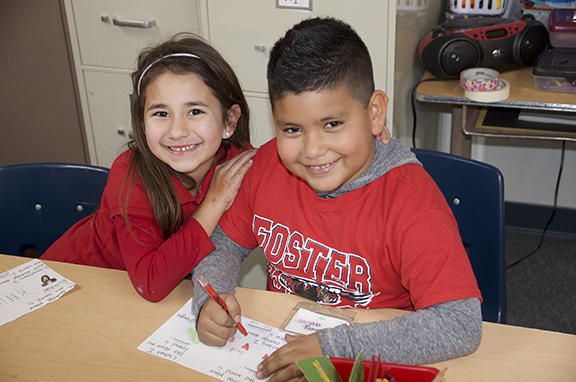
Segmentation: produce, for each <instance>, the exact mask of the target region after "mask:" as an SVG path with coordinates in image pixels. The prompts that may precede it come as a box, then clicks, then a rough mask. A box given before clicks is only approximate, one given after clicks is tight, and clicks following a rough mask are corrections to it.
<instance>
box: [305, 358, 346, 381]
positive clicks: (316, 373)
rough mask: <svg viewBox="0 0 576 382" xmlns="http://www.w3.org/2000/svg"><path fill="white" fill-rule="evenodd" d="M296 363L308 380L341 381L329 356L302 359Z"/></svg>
mask: <svg viewBox="0 0 576 382" xmlns="http://www.w3.org/2000/svg"><path fill="white" fill-rule="evenodd" d="M296 364H297V365H298V367H300V370H302V372H303V373H304V376H305V377H306V378H307V379H308V381H309V382H343V381H342V378H340V375H338V371H336V367H334V364H333V363H332V361H331V360H330V357H318V358H308V359H303V360H301V361H296Z"/></svg>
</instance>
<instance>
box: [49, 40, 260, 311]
mask: <svg viewBox="0 0 576 382" xmlns="http://www.w3.org/2000/svg"><path fill="white" fill-rule="evenodd" d="M132 82H133V94H132V101H131V103H132V105H131V112H132V128H133V131H134V140H133V141H131V142H129V143H128V150H126V151H125V152H123V153H122V154H120V155H119V156H118V158H117V159H116V160H115V161H114V164H113V165H112V168H111V170H110V175H109V177H108V184H107V186H106V189H105V190H104V194H103V196H102V203H101V205H100V208H99V209H98V210H97V211H96V212H95V213H94V214H93V215H92V216H89V217H87V218H85V219H83V220H81V221H80V222H78V223H77V224H75V225H74V226H73V227H72V228H70V229H69V230H68V231H67V232H66V233H65V234H64V235H63V236H62V237H61V238H60V239H58V240H57V241H56V242H55V243H54V244H53V245H52V246H51V247H50V248H49V249H48V250H47V251H46V252H45V253H44V254H43V255H42V259H44V260H56V261H64V262H71V263H76V264H84V265H92V266H99V267H106V268H114V269H124V270H126V271H128V275H129V276H130V280H131V281H132V284H133V285H134V287H135V288H136V290H137V291H138V293H140V295H141V296H142V297H144V298H145V299H147V300H149V301H153V302H157V301H160V300H162V299H163V298H164V297H166V296H167V295H168V294H169V293H170V292H171V291H172V290H173V289H174V288H175V287H176V286H177V285H178V284H179V283H180V281H182V279H184V278H185V277H186V276H187V275H188V274H189V273H190V272H191V271H192V269H193V268H194V266H196V264H198V262H199V261H200V260H202V258H204V257H205V256H206V255H208V254H209V253H210V252H211V251H212V250H213V249H214V246H213V244H212V242H211V241H210V238H209V236H210V234H211V233H212V231H213V230H214V228H215V227H216V224H217V223H218V220H220V217H221V216H222V214H223V213H224V212H225V211H226V210H227V209H228V208H230V206H231V205H232V202H233V201H234V198H235V196H236V193H237V192H238V189H239V187H240V184H241V182H242V179H243V178H244V175H245V174H246V172H247V171H248V169H249V168H250V166H251V165H252V159H251V158H252V157H253V156H254V154H255V152H254V150H249V148H251V146H250V144H249V143H248V142H249V138H250V137H249V130H248V123H249V111H248V105H247V103H246V100H245V98H244V95H243V93H242V89H241V87H240V84H239V82H238V79H237V78H236V75H235V74H234V71H233V70H232V68H231V67H230V66H229V65H228V64H227V63H226V61H225V60H224V59H223V58H222V56H220V54H218V52H216V51H215V50H214V48H212V47H211V46H210V45H208V44H207V43H206V42H204V41H203V40H201V39H200V38H198V37H197V36H195V35H192V34H178V35H176V36H174V37H173V38H172V39H170V40H168V41H166V42H164V43H161V44H160V45H158V46H156V47H153V48H149V49H146V50H144V51H143V52H142V53H141V54H140V56H139V58H138V69H137V70H136V71H135V72H134V73H133V74H132Z"/></svg>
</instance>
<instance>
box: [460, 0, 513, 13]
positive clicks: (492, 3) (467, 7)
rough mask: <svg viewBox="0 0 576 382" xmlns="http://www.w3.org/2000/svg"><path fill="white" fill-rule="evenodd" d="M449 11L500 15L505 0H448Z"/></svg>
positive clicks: (504, 6)
mask: <svg viewBox="0 0 576 382" xmlns="http://www.w3.org/2000/svg"><path fill="white" fill-rule="evenodd" d="M449 1H450V12H452V13H469V14H476V15H500V14H502V13H504V10H505V9H506V0H449Z"/></svg>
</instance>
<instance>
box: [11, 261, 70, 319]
mask: <svg viewBox="0 0 576 382" xmlns="http://www.w3.org/2000/svg"><path fill="white" fill-rule="evenodd" d="M75 285H76V284H75V283H74V282H72V281H70V280H67V279H65V278H64V277H62V276H61V275H59V274H58V273H56V272H55V271H54V270H52V269H50V268H49V267H48V266H47V265H46V264H44V263H43V262H42V261H40V260H38V259H34V260H31V261H29V262H27V263H24V264H22V265H20V266H18V267H16V268H12V269H11V270H9V271H6V272H4V273H1V274H0V326H2V325H4V324H7V323H8V322H10V321H13V320H15V319H17V318H18V317H22V316H23V315H25V314H27V313H30V312H32V311H34V310H36V309H38V308H41V307H43V306H44V305H46V304H48V303H51V302H53V301H56V300H57V299H59V298H60V296H62V295H63V294H64V293H66V292H68V291H69V290H71V289H72V288H74V286H75Z"/></svg>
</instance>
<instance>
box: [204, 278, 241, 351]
mask: <svg viewBox="0 0 576 382" xmlns="http://www.w3.org/2000/svg"><path fill="white" fill-rule="evenodd" d="M198 281H199V282H200V284H201V285H202V286H203V287H204V289H205V290H206V292H207V293H208V294H210V295H211V291H210V290H211V289H212V288H211V287H210V284H208V283H207V282H206V281H205V280H204V279H203V278H202V280H200V279H199V280H198ZM204 283H205V284H204ZM204 285H207V286H204ZM214 294H215V292H214ZM215 296H216V297H215ZM215 296H212V295H211V296H210V297H211V298H210V299H209V300H207V301H206V303H205V304H204V306H203V307H202V310H201V311H200V315H199V317H198V329H197V330H198V338H199V339H200V341H202V343H204V344H206V345H209V346H224V345H225V344H226V341H228V339H229V338H230V337H232V336H234V335H235V334H236V330H237V329H238V330H239V331H240V332H241V333H242V334H244V335H246V330H245V329H244V327H243V326H242V324H241V318H242V316H241V314H240V313H241V312H240V305H239V304H238V301H237V300H236V297H234V296H233V295H231V294H227V293H223V294H221V295H218V294H215ZM218 299H220V300H221V302H223V303H224V305H225V306H226V308H227V311H226V310H225V309H224V308H223V306H222V305H220V304H219V303H218V302H217V300H218Z"/></svg>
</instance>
